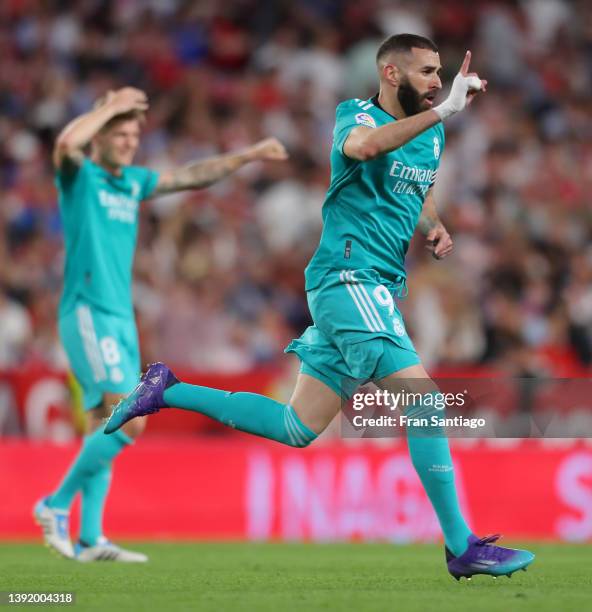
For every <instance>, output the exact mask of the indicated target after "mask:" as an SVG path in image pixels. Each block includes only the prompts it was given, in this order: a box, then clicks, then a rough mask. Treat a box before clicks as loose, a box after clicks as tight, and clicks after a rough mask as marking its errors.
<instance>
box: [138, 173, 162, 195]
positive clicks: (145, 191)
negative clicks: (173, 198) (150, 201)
mask: <svg viewBox="0 0 592 612" xmlns="http://www.w3.org/2000/svg"><path fill="white" fill-rule="evenodd" d="M141 172H142V181H141V183H142V197H141V198H140V199H141V200H145V199H146V198H149V197H150V196H151V195H152V194H153V193H154V190H155V189H156V185H158V179H159V178H160V174H159V173H158V172H156V171H155V170H150V169H149V168H141Z"/></svg>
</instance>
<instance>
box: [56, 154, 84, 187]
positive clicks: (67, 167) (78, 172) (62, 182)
mask: <svg viewBox="0 0 592 612" xmlns="http://www.w3.org/2000/svg"><path fill="white" fill-rule="evenodd" d="M87 167H88V157H85V158H84V160H83V161H82V163H81V164H80V165H77V164H74V163H72V162H68V161H65V162H64V163H63V164H62V167H61V168H58V169H57V170H56V171H55V184H56V187H57V188H58V189H61V190H62V191H68V190H69V189H71V188H72V187H73V185H74V184H75V183H76V181H79V180H81V177H82V175H83V174H84V172H85V171H86V169H87Z"/></svg>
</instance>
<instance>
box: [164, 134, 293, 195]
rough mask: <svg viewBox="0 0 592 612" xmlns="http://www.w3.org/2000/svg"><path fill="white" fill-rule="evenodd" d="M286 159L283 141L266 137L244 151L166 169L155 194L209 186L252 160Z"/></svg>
mask: <svg viewBox="0 0 592 612" xmlns="http://www.w3.org/2000/svg"><path fill="white" fill-rule="evenodd" d="M284 159H288V154H287V153H286V149H285V148H284V145H282V143H281V142H280V141H279V140H277V139H275V138H267V139H265V140H261V141H260V142H257V143H255V144H254V145H252V146H250V147H248V148H246V149H243V150H242V151H237V152H235V153H228V154H226V155H219V156H217V157H212V158H210V159H204V160H202V161H197V162H193V163H190V164H188V165H186V166H183V167H182V168H178V169H176V170H171V171H169V172H163V173H162V174H161V175H160V178H159V179H158V184H157V185H156V190H155V191H154V193H153V194H152V197H154V196H158V195H163V194H165V193H173V192H175V191H183V190H185V189H201V188H203V187H209V186H210V185H213V184H214V183H216V182H218V181H219V180H221V179H223V178H225V177H226V176H228V175H229V174H232V173H233V172H236V171H237V170H238V169H239V168H241V167H242V166H244V165H245V164H248V163H249V162H252V161H258V160H259V161H276V160H284Z"/></svg>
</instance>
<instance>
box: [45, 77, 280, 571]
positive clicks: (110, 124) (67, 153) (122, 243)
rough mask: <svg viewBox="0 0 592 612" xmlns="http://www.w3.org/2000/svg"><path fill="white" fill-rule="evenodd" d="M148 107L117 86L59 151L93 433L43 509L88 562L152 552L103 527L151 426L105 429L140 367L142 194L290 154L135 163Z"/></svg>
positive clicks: (62, 319)
mask: <svg viewBox="0 0 592 612" xmlns="http://www.w3.org/2000/svg"><path fill="white" fill-rule="evenodd" d="M147 109H148V100H147V97H146V95H145V94H144V92H142V91H140V90H138V89H134V88H132V87H125V88H123V89H120V90H118V91H115V92H109V93H108V94H107V96H105V98H104V99H102V100H100V101H98V103H97V104H96V105H95V108H94V109H93V110H91V111H90V112H88V113H86V114H84V115H82V116H80V117H78V118H77V119H75V120H74V121H72V122H71V123H70V124H68V125H67V126H66V127H65V128H64V130H63V131H62V133H61V134H60V135H59V136H58V138H57V141H56V145H55V148H54V153H53V162H54V166H55V173H56V186H57V189H58V194H59V206H60V213H61V216H62V220H63V225H64V238H65V266H64V268H65V269H64V289H63V292H62V298H61V301H60V308H59V319H58V327H59V332H60V339H61V341H62V344H63V345H64V348H65V350H66V353H67V355H68V360H69V362H70V367H71V368H72V370H73V372H74V374H75V376H76V378H77V380H78V382H79V383H80V385H81V387H82V391H83V401H84V409H85V411H86V417H87V418H86V422H87V435H86V436H85V438H84V442H83V445H82V448H81V449H80V452H79V453H78V455H77V457H76V458H75V460H74V462H73V463H72V465H71V466H70V468H69V470H68V472H67V473H66V475H65V476H64V479H63V480H62V482H61V484H60V485H59V486H58V487H57V489H55V490H54V491H53V492H52V493H51V494H50V495H48V496H46V497H44V498H43V499H41V500H40V501H39V502H38V503H37V504H36V506H35V508H34V517H35V519H36V520H37V522H38V523H39V524H40V525H41V527H42V528H43V531H44V536H45V542H46V544H47V545H48V546H50V547H51V548H53V549H54V550H56V551H57V552H59V553H60V554H61V555H63V556H65V557H68V558H76V559H77V560H78V561H102V560H110V561H125V562H138V561H140V562H142V561H146V556H145V555H144V554H142V553H137V552H133V551H128V550H124V549H123V548H121V547H120V546H117V545H115V544H113V543H112V542H110V541H108V540H107V539H106V538H105V536H104V535H103V529H102V518H103V508H104V505H105V500H106V498H107V493H108V491H109V486H110V482H111V472H112V462H113V460H114V459H115V457H116V456H117V455H118V454H119V453H120V452H121V451H122V450H123V449H124V448H125V447H127V446H129V445H130V444H131V443H132V442H133V440H134V439H135V438H137V436H138V435H140V433H141V432H142V430H143V429H144V425H145V419H141V418H140V419H134V420H133V421H131V422H130V423H128V424H127V425H126V426H125V428H123V429H122V430H121V431H118V432H117V434H116V435H115V436H105V435H103V420H104V419H105V417H107V416H109V414H110V407H111V406H112V405H113V404H114V403H115V402H117V400H118V399H120V398H121V397H123V396H124V395H126V394H128V393H129V392H130V391H131V390H132V389H133V388H134V387H135V385H136V384H137V382H138V379H139V376H140V353H139V349H138V335H137V331H136V324H135V321H134V313H133V304H132V262H133V258H134V251H135V246H136V236H137V233H138V207H139V204H140V202H141V201H142V200H145V199H147V198H153V197H156V196H158V195H161V194H167V193H173V192H176V191H182V190H187V189H199V188H202V187H207V186H208V185H211V184H213V183H215V182H217V181H219V180H221V179H223V178H224V177H226V176H228V175H230V174H232V173H233V172H235V171H236V170H238V169H239V168H241V167H242V166H243V165H245V164H247V163H250V162H252V161H257V160H283V159H286V157H287V154H286V151H285V149H284V147H283V145H282V144H281V143H280V142H278V141H277V140H276V139H274V138H269V139H266V140H263V141H261V142H259V143H256V144H254V145H253V146H250V147H248V148H246V149H244V150H242V151H237V152H233V153H229V154H227V155H221V156H218V157H213V158H211V159H206V160H201V161H197V162H193V163H190V164H188V165H186V166H184V167H181V168H177V169H173V170H170V171H168V172H163V173H162V174H159V173H158V172H154V171H153V170H150V169H148V168H143V167H140V166H133V165H132V161H133V159H134V156H135V154H136V152H137V150H138V145H139V138H140V127H141V124H142V123H143V120H144V113H145V112H146V110H147ZM87 145H90V156H88V157H87V156H86V155H85V153H84V152H85V148H86V147H87ZM79 492H80V493H81V495H82V511H81V521H80V523H81V525H80V541H79V542H78V544H77V546H76V548H74V547H73V546H72V543H71V541H70V534H69V528H68V519H69V509H70V506H71V505H72V502H73V500H74V497H75V496H76V495H77V494H78V493H79Z"/></svg>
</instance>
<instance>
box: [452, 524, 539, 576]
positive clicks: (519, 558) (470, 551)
mask: <svg viewBox="0 0 592 612" xmlns="http://www.w3.org/2000/svg"><path fill="white" fill-rule="evenodd" d="M500 537H501V536H500V535H499V534H497V535H491V536H487V537H485V538H481V539H479V538H478V537H477V536H474V535H470V536H469V537H468V538H467V541H468V543H469V547H468V548H467V550H466V551H465V552H464V553H463V554H462V555H460V556H458V557H455V556H454V555H453V554H452V553H451V552H450V551H449V550H448V548H446V563H447V564H448V571H449V572H450V573H451V574H452V575H453V576H454V577H455V578H456V579H457V580H460V578H461V576H464V577H465V578H468V579H469V580H470V579H471V576H473V575H474V574H486V575H488V576H493V577H494V578H497V576H507V577H508V578H510V577H511V576H512V574H513V573H514V572H515V571H517V570H520V569H521V570H524V571H526V567H527V566H528V565H530V564H531V563H532V562H533V560H534V555H533V554H532V553H531V552H528V551H527V550H516V549H514V548H503V547H502V546H496V545H495V544H494V542H496V541H497V540H499V538H500Z"/></svg>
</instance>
